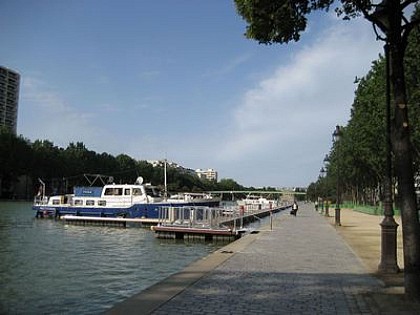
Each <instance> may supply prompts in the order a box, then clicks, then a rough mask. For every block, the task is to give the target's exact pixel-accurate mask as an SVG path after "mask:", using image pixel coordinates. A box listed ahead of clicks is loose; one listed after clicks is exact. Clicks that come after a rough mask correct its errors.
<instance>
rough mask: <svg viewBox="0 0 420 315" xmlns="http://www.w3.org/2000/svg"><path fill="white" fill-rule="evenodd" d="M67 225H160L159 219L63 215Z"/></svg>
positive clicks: (62, 218)
mask: <svg viewBox="0 0 420 315" xmlns="http://www.w3.org/2000/svg"><path fill="white" fill-rule="evenodd" d="M60 219H61V220H63V221H64V222H65V223H68V224H75V225H97V226H119V227H127V226H128V225H141V226H151V225H156V224H158V219H149V218H113V217H90V216H78V215H63V216H61V217H60Z"/></svg>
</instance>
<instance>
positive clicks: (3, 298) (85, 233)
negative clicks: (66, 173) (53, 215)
mask: <svg viewBox="0 0 420 315" xmlns="http://www.w3.org/2000/svg"><path fill="white" fill-rule="evenodd" d="M223 245H226V243H224V244H223V243H222V244H221V243H208V242H207V243H203V242H184V241H182V242H180V241H172V240H159V239H156V238H155V236H154V233H153V232H152V231H150V229H147V228H139V227H131V228H115V227H94V226H75V225H65V224H64V223H63V222H61V221H54V220H51V219H35V218H34V213H33V211H32V209H31V204H30V203H15V202H3V203H0V314H100V313H103V312H104V311H105V310H107V309H108V308H110V307H112V306H113V305H114V304H116V303H118V302H120V301H122V300H124V299H126V298H128V297H130V296H132V295H134V294H136V293H138V292H140V291H142V290H143V289H145V288H147V287H149V286H151V285H153V284H155V283H157V282H159V281H161V280H162V279H164V278H166V277H168V276H169V275H171V274H173V273H176V272H178V271H180V270H182V269H183V268H184V267H186V266H187V265H188V264H190V263H191V262H193V261H195V260H197V259H198V258H200V257H204V256H206V255H207V254H209V253H211V252H213V251H215V250H216V249H218V248H220V247H221V246H223Z"/></svg>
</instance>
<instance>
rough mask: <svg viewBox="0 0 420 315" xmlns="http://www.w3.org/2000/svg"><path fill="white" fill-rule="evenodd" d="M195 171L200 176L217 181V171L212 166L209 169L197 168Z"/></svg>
mask: <svg viewBox="0 0 420 315" xmlns="http://www.w3.org/2000/svg"><path fill="white" fill-rule="evenodd" d="M195 173H196V174H197V175H198V177H199V178H205V179H207V180H211V181H215V182H217V171H215V170H214V169H212V168H209V169H207V170H202V169H197V170H196V171H195Z"/></svg>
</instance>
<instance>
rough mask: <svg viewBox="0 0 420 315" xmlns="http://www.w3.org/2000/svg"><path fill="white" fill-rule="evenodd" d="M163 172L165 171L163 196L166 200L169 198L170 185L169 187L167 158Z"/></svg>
mask: <svg viewBox="0 0 420 315" xmlns="http://www.w3.org/2000/svg"><path fill="white" fill-rule="evenodd" d="M163 173H164V183H163V184H164V190H163V198H164V200H165V201H166V200H167V199H168V187H167V182H166V181H167V178H166V158H165V160H164V163H163Z"/></svg>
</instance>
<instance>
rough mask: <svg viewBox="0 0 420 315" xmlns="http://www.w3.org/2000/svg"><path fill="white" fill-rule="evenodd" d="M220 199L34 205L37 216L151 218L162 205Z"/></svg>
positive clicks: (210, 202)
mask: <svg viewBox="0 0 420 315" xmlns="http://www.w3.org/2000/svg"><path fill="white" fill-rule="evenodd" d="M218 205H219V201H218V200H208V201H199V202H185V203H179V202H177V203H168V202H162V203H153V204H134V205H131V206H128V207H85V206H84V207H81V206H69V205H57V206H51V205H34V206H33V207H32V209H33V210H35V211H36V216H37V217H60V216H62V215H68V214H70V215H76V216H92V217H126V218H150V219H157V218H158V217H159V209H160V208H162V207H183V206H196V207H197V206H198V207H217V206H218Z"/></svg>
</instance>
